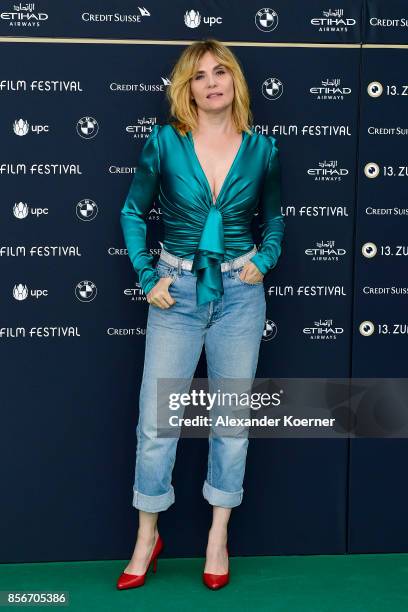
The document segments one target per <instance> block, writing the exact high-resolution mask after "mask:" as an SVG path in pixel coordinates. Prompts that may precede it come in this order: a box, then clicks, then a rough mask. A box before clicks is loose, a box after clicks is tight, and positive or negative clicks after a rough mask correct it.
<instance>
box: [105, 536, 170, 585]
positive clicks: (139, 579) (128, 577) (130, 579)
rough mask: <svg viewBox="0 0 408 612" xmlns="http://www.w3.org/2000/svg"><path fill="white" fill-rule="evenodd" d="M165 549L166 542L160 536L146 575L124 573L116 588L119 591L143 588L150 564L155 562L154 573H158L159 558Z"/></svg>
mask: <svg viewBox="0 0 408 612" xmlns="http://www.w3.org/2000/svg"><path fill="white" fill-rule="evenodd" d="M163 548H164V542H163V540H162V538H161V536H160V534H159V536H158V538H157V542H156V544H155V545H154V548H153V550H152V554H151V556H150V559H149V563H148V564H147V568H146V571H145V573H144V574H129V573H128V572H122V574H121V575H120V576H119V578H118V581H117V583H116V586H117V588H118V589H120V590H123V589H133V588H135V587H139V586H143V585H144V583H145V580H146V574H147V572H148V571H149V567H150V564H151V563H152V561H153V572H154V573H156V571H157V558H158V556H159V555H160V553H161V552H162V550H163Z"/></svg>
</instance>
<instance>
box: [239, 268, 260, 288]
mask: <svg viewBox="0 0 408 612" xmlns="http://www.w3.org/2000/svg"><path fill="white" fill-rule="evenodd" d="M243 269H244V266H241V267H240V268H237V269H236V270H234V278H235V279H236V280H237V281H238V282H239V283H241V285H247V286H249V287H258V286H259V285H263V279H262V280H261V281H257V282H256V283H248V282H247V281H245V280H242V278H240V276H239V275H240V273H241V272H242V270H243Z"/></svg>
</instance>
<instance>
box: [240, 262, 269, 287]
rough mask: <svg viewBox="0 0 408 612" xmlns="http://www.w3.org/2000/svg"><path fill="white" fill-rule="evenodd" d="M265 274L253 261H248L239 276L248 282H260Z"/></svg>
mask: <svg viewBox="0 0 408 612" xmlns="http://www.w3.org/2000/svg"><path fill="white" fill-rule="evenodd" d="M263 277H264V275H263V274H262V272H261V271H260V270H259V268H257V267H256V265H255V264H254V263H252V261H247V262H246V263H245V264H244V267H243V268H242V270H241V273H240V275H239V278H240V279H241V280H243V281H245V282H246V283H260V282H261V281H262V280H263Z"/></svg>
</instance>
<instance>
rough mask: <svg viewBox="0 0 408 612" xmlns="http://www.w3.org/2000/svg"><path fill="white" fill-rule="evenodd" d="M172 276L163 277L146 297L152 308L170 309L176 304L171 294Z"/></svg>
mask: <svg viewBox="0 0 408 612" xmlns="http://www.w3.org/2000/svg"><path fill="white" fill-rule="evenodd" d="M172 280H173V279H172V277H171V276H163V277H162V278H161V279H160V280H159V281H158V282H157V283H156V284H155V285H154V287H152V288H151V289H150V291H149V293H148V294H147V295H146V299H147V301H148V302H149V304H151V305H152V306H157V307H158V308H163V309H164V308H170V306H173V304H175V303H176V300H175V299H173V298H172V297H171V295H170V293H169V287H170V285H171V283H172Z"/></svg>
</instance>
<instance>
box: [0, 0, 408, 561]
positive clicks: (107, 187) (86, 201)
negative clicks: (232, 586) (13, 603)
mask: <svg viewBox="0 0 408 612" xmlns="http://www.w3.org/2000/svg"><path fill="white" fill-rule="evenodd" d="M1 10H2V12H1V14H0V36H1V37H2V38H1V46H0V52H1V78H0V101H1V109H2V113H1V122H0V135H1V143H2V146H1V162H0V172H1V184H2V191H1V193H2V207H1V211H0V215H1V243H0V247H1V251H0V252H1V258H0V265H1V270H2V277H1V278H2V300H1V326H0V334H1V335H0V341H1V342H0V347H1V355H2V372H3V384H2V394H1V396H2V411H1V416H2V421H1V422H2V428H1V433H2V444H1V462H0V466H1V467H0V469H1V482H2V495H1V509H2V514H1V521H0V523H1V533H0V538H1V542H2V546H1V548H0V561H1V562H29V561H62V560H85V559H115V558H127V557H129V555H130V554H131V552H132V550H133V544H134V537H135V533H136V527H137V522H136V512H135V510H134V509H133V508H132V506H131V499H132V484H133V470H134V459H135V444H136V436H135V429H136V423H137V416H138V394H139V387H140V381H141V375H142V370H143V357H144V342H145V331H146V318H147V302H146V299H145V296H144V295H143V293H142V292H141V290H140V288H139V286H138V284H137V282H136V278H135V274H134V272H133V269H132V267H131V263H130V260H129V258H128V256H127V252H126V249H125V246H124V242H123V237H122V233H121V229H120V225H119V212H120V210H121V208H122V206H123V203H124V200H125V198H126V195H127V191H128V189H129V186H130V182H131V178H132V174H133V172H134V171H135V169H136V167H137V161H138V155H139V152H140V149H141V147H142V146H143V144H144V141H145V139H146V137H147V136H148V134H149V132H150V129H151V125H152V124H154V123H160V124H161V123H165V122H167V121H168V120H169V116H168V110H167V103H166V97H165V91H166V87H167V85H168V82H169V81H168V75H169V73H170V70H171V67H172V66H173V64H174V62H175V60H176V59H177V57H178V56H179V54H180V52H181V51H182V49H183V48H184V45H185V44H188V42H190V41H193V40H196V39H201V38H205V37H208V36H211V37H214V38H218V39H220V40H222V41H225V42H226V43H227V44H231V46H232V49H233V51H234V52H235V53H236V55H237V56H238V58H239V60H240V62H241V64H242V66H243V69H244V71H245V74H246V77H247V79H248V82H249V86H250V89H251V96H252V109H253V112H254V117H255V120H254V124H253V129H254V130H255V131H259V132H262V133H264V134H266V135H274V136H275V137H276V138H277V141H278V145H279V147H280V156H281V166H282V213H283V214H284V216H285V221H286V234H285V239H284V244H283V250H282V256H281V259H280V261H279V263H278V265H277V267H276V268H275V269H274V270H273V271H272V272H271V273H269V274H268V275H267V276H266V278H265V291H266V297H267V304H268V311H267V317H268V318H267V321H266V322H265V334H264V340H263V342H262V346H261V352H260V360H259V368H258V376H259V377H272V378H273V377H288V378H290V377H348V376H354V377H397V378H398V377H401V378H402V377H405V376H406V373H407V359H406V346H407V329H406V325H407V318H406V312H407V308H406V305H407V298H406V294H405V293H404V291H406V276H407V275H406V256H407V243H406V235H407V231H406V228H407V221H406V215H407V212H408V206H407V198H406V194H407V180H408V178H407V174H408V172H407V156H406V149H407V148H406V130H407V126H406V121H405V117H406V104H407V103H406V100H407V83H406V79H405V76H404V75H405V65H406V54H407V49H408V47H407V46H404V45H406V44H407V43H408V41H407V26H406V25H405V21H407V19H408V12H407V11H406V7H405V6H404V3H403V2H395V1H393V2H385V1H383V2H371V1H367V2H366V3H362V2H356V1H355V0H354V1H349V2H338V3H334V4H333V5H332V7H328V5H327V2H318V1H309V2H307V3H303V2H295V1H291V2H287V1H285V2H283V1H279V2H274V3H273V7H269V8H265V7H263V6H261V5H260V6H254V5H253V3H248V2H242V3H238V4H237V3H235V2H234V3H232V2H226V1H224V2H196V3H195V4H194V6H190V5H186V4H185V3H184V2H183V3H181V2H178V1H177V2H172V3H171V4H169V3H167V2H162V1H161V2H149V3H148V4H143V5H141V6H140V7H138V6H135V5H134V3H133V2H115V3H108V2H106V0H104V1H103V2H101V1H100V2H94V3H86V6H85V3H83V2H78V1H76V2H65V3H58V6H56V5H55V3H54V2H50V1H48V2H47V1H45V0H43V1H42V2H40V3H37V2H36V3H25V4H24V3H18V4H14V3H13V2H5V3H3V5H2V9H1ZM279 43H280V44H279ZM387 43H390V44H391V43H392V44H396V45H398V46H397V47H394V48H387V47H380V46H378V45H379V44H387ZM370 45H373V46H372V47H371V46H370ZM404 144H405V146H404ZM256 221H257V219H256V217H255V218H254V237H255V238H256V241H257V243H258V244H259V240H260V236H259V232H258V229H257V223H256ZM147 224H148V245H149V248H150V249H151V252H152V253H154V254H155V255H157V257H158V256H159V254H160V241H161V239H162V237H163V233H162V229H163V228H162V223H161V211H160V207H159V206H158V204H157V203H152V208H151V211H150V212H149V215H148V219H147ZM404 284H405V285H404ZM404 349H405V350H404ZM205 375H206V363H205V354H204V353H203V355H202V358H201V360H200V363H199V366H198V368H197V376H201V377H202V376H205ZM207 452H208V443H207V441H206V440H203V439H194V440H190V439H181V440H180V442H179V447H178V456H177V462H176V467H175V470H174V486H175V489H176V503H175V504H174V505H173V506H172V507H171V508H170V509H169V510H168V511H167V512H165V513H163V514H162V515H161V517H160V525H161V531H162V533H163V535H164V537H165V539H166V540H167V551H166V554H167V555H168V556H204V554H205V544H206V536H207V532H206V529H207V526H208V525H209V522H210V517H211V507H210V506H209V505H208V503H207V502H206V501H205V500H204V499H203V498H202V496H201V487H202V483H203V480H204V478H205V473H206V462H207ZM407 455H408V450H407V442H406V440H376V439H371V440H370V439H366V440H356V439H353V440H345V439H344V440H339V439H337V440H335V439H326V440H323V439H309V440H301V439H296V440H295V439H293V440H291V439H289V440H288V439H281V440H279V439H275V438H274V439H271V440H268V439H251V441H250V446H249V451H248V461H247V471H246V478H245V483H244V489H245V494H244V500H243V503H242V505H241V506H240V507H238V508H236V509H235V511H234V512H233V517H232V519H231V522H230V530H229V533H230V539H229V542H230V544H229V548H230V552H231V554H232V555H262V554H330V553H332V554H341V553H345V552H391V551H408V532H407V529H406V526H405V520H404V518H405V514H406V510H407V495H406V491H405V488H404V487H403V486H402V483H401V475H402V471H403V467H402V466H404V465H405V464H406V461H407ZM254 519H255V520H254ZM166 534H167V537H166Z"/></svg>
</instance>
